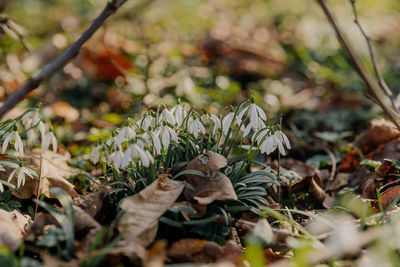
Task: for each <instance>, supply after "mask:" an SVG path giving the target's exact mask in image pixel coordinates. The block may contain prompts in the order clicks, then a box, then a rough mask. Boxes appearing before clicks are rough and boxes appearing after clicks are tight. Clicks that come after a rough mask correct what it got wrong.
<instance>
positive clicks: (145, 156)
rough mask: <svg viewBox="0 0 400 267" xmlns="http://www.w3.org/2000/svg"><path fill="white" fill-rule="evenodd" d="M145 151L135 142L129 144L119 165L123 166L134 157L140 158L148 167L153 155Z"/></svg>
mask: <svg viewBox="0 0 400 267" xmlns="http://www.w3.org/2000/svg"><path fill="white" fill-rule="evenodd" d="M146 152H147V151H145V150H144V149H142V148H141V147H140V146H138V145H137V144H131V145H130V146H129V147H128V149H127V150H126V151H125V153H124V156H123V157H122V162H121V167H122V168H125V167H126V166H128V165H129V162H130V161H131V160H134V159H140V161H141V162H142V164H143V166H145V167H148V166H149V165H150V162H153V157H152V156H151V155H150V153H146Z"/></svg>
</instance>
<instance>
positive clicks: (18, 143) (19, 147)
mask: <svg viewBox="0 0 400 267" xmlns="http://www.w3.org/2000/svg"><path fill="white" fill-rule="evenodd" d="M10 142H11V143H14V149H15V151H17V152H18V153H19V155H20V156H21V157H22V156H23V155H24V146H23V144H22V140H21V137H20V136H19V134H18V132H17V131H12V132H11V133H8V134H7V136H6V138H5V139H4V142H3V146H2V151H1V153H5V152H6V150H7V147H8V144H9V143H10Z"/></svg>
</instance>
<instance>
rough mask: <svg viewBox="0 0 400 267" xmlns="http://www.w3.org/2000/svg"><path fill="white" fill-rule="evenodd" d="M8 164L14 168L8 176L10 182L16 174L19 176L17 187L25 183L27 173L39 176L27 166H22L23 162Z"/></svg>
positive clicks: (30, 175)
mask: <svg viewBox="0 0 400 267" xmlns="http://www.w3.org/2000/svg"><path fill="white" fill-rule="evenodd" d="M7 165H9V167H12V168H14V170H13V171H12V172H11V173H10V175H9V176H8V180H7V181H8V182H10V181H11V180H12V178H13V177H14V176H15V175H16V176H17V179H18V180H17V187H20V186H21V185H24V184H25V174H26V175H28V176H29V177H30V178H32V179H33V178H34V176H37V175H36V173H35V172H34V171H33V170H32V169H30V168H27V167H24V166H22V163H20V164H17V163H14V162H9V163H8V164H7Z"/></svg>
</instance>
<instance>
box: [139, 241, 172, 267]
mask: <svg viewBox="0 0 400 267" xmlns="http://www.w3.org/2000/svg"><path fill="white" fill-rule="evenodd" d="M166 248H167V242H166V241H165V240H159V241H157V242H156V243H155V244H154V245H153V246H151V248H149V249H148V250H147V253H146V260H145V262H144V264H143V266H144V267H163V266H164V262H165V259H166V257H167V255H166V254H167V252H166Z"/></svg>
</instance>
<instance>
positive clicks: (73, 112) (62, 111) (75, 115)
mask: <svg viewBox="0 0 400 267" xmlns="http://www.w3.org/2000/svg"><path fill="white" fill-rule="evenodd" d="M51 109H52V110H53V112H54V114H55V115H56V116H57V117H60V118H63V119H64V120H65V122H67V123H71V122H74V121H76V120H77V119H79V111H78V110H77V109H76V108H74V107H72V106H71V105H70V104H69V103H67V102H64V101H60V102H57V103H54V104H53V105H51Z"/></svg>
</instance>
